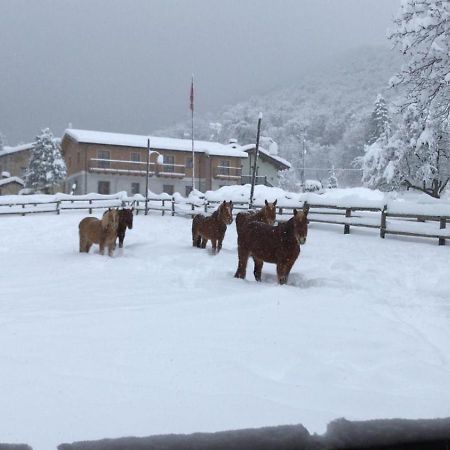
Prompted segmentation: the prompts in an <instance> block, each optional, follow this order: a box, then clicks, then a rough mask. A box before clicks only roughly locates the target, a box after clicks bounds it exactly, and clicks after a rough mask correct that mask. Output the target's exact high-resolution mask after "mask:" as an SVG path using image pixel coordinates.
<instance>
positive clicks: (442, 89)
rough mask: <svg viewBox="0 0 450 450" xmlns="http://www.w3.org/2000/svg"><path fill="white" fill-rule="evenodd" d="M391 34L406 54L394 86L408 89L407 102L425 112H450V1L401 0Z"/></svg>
mask: <svg viewBox="0 0 450 450" xmlns="http://www.w3.org/2000/svg"><path fill="white" fill-rule="evenodd" d="M394 24H395V27H394V29H393V30H392V31H391V32H390V35H389V38H390V39H391V40H392V41H393V42H394V44H395V45H396V46H397V47H399V48H400V49H401V51H402V53H403V54H404V55H406V57H407V61H406V64H405V65H404V66H403V68H402V70H401V71H400V73H398V74H397V75H396V76H394V77H393V78H392V79H391V84H392V85H393V86H396V85H403V86H405V87H406V89H407V98H406V99H405V102H404V106H405V107H406V106H408V105H411V104H414V105H416V106H417V108H418V110H419V111H420V112H422V113H425V115H427V116H428V114H431V115H432V116H433V118H434V117H444V118H448V116H449V113H450V2H449V1H448V0H402V2H401V7H400V13H399V15H398V17H397V19H396V20H395V21H394Z"/></svg>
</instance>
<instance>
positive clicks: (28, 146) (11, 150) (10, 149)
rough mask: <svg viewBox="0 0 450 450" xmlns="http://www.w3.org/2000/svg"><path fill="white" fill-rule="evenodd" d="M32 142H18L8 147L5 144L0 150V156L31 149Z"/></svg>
mask: <svg viewBox="0 0 450 450" xmlns="http://www.w3.org/2000/svg"><path fill="white" fill-rule="evenodd" d="M33 145H34V142H30V143H28V144H20V145H16V146H15V147H8V146H7V145H5V146H4V147H3V150H0V156H3V155H10V154H12V153H17V152H23V151H24V150H31V149H32V148H33Z"/></svg>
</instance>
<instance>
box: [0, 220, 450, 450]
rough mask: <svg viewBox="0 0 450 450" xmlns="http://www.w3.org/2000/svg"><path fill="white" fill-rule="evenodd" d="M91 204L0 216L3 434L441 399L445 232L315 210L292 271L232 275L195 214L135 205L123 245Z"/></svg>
mask: <svg viewBox="0 0 450 450" xmlns="http://www.w3.org/2000/svg"><path fill="white" fill-rule="evenodd" d="M83 216H84V213H72V212H66V213H62V214H61V215H60V216H56V215H51V216H50V215H41V216H40V215H30V216H26V217H20V216H19V217H2V218H0V260H1V266H0V287H1V293H0V295H1V301H0V343H1V345H0V358H1V370H0V399H1V401H0V440H1V441H4V442H19V441H24V442H28V443H29V444H31V445H32V446H33V447H34V449H35V450H44V449H45V450H48V449H51V448H55V446H56V445H57V444H58V443H61V442H63V441H64V442H68V441H73V440H82V439H96V438H102V437H116V436H124V435H149V434H155V433H182V432H193V431H214V430H224V429H230V428H244V427H257V426H262V425H277V424H289V423H302V424H304V425H305V426H306V427H307V428H308V429H309V430H310V431H312V432H314V431H315V432H323V431H324V430H325V426H326V424H327V422H329V421H330V420H332V419H335V418H337V417H341V416H345V417H346V418H349V419H366V418H381V417H383V418H388V417H405V418H417V417H422V418H427V417H429V418H431V417H437V416H441V417H442V416H449V415H450V352H449V348H450V327H449V320H450V276H449V273H450V248H449V246H446V247H438V246H437V245H436V244H435V243H431V241H429V240H412V239H409V238H393V237H390V236H388V237H387V238H386V239H385V240H382V239H380V238H379V237H378V232H377V231H371V230H358V229H355V230H352V234H351V235H343V234H342V229H341V228H342V227H337V228H335V227H333V226H331V225H330V226H327V225H319V224H312V225H311V226H310V230H309V234H308V240H307V243H306V245H305V246H304V247H302V253H301V257H300V259H299V260H298V261H297V263H296V264H295V266H294V268H293V272H292V273H291V278H290V281H289V284H288V285H287V286H278V285H277V284H276V278H275V268H274V267H273V266H272V265H265V266H264V269H263V282H262V283H256V282H255V281H254V280H253V275H252V270H253V266H252V264H249V270H248V274H247V280H245V281H243V280H237V279H234V278H233V274H234V271H235V269H236V265H237V255H236V232H235V227H234V223H233V224H232V225H231V226H230V227H229V228H228V231H227V235H226V237H225V241H224V248H223V251H222V252H221V253H220V254H219V255H217V256H212V255H211V254H210V251H209V250H201V249H196V248H195V249H194V248H192V246H191V239H190V220H187V219H184V218H179V217H170V216H169V217H167V216H166V217H160V216H156V215H152V216H148V217H145V216H142V215H139V216H137V217H136V218H135V228H134V229H133V230H131V231H128V232H127V236H126V239H125V248H124V250H123V252H118V253H117V254H116V257H114V258H108V257H106V256H104V257H102V256H100V255H98V254H96V253H94V254H89V255H86V254H79V253H78V236H77V231H78V230H77V225H78V222H79V220H80V219H81V217H83Z"/></svg>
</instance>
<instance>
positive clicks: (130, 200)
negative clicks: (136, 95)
mask: <svg viewBox="0 0 450 450" xmlns="http://www.w3.org/2000/svg"><path fill="white" fill-rule="evenodd" d="M219 203H220V202H219V201H206V200H198V201H197V202H189V201H182V200H177V199H176V198H175V197H169V196H168V197H167V198H161V197H155V198H149V199H148V201H147V200H145V199H142V198H134V197H123V196H117V197H115V196H103V197H102V196H95V197H92V198H88V197H74V198H71V197H69V196H64V197H62V198H58V197H56V199H55V198H50V199H43V198H42V197H40V198H38V199H36V200H34V199H29V198H27V197H22V196H17V197H16V198H15V199H14V201H9V202H2V201H1V199H0V216H2V215H12V214H19V215H23V216H25V215H27V214H35V213H53V214H61V212H62V211H73V210H86V211H88V212H89V214H93V212H94V211H95V210H100V211H102V210H105V209H107V208H111V207H114V208H115V207H130V206H133V207H134V208H135V213H136V214H145V213H146V212H160V213H161V215H163V216H164V215H166V214H167V215H171V216H175V215H177V216H186V217H193V216H194V215H195V214H198V213H202V214H206V215H208V214H210V213H211V212H212V211H214V210H215V209H216V208H217V206H218V204H219ZM293 203H294V202H293ZM233 205H234V208H233V212H234V214H237V213H238V212H240V211H246V210H248V203H247V202H233ZM261 206H263V205H262V204H261V205H258V204H255V207H256V208H258V207H261ZM309 206H310V212H309V216H308V218H309V221H310V222H311V223H325V224H333V225H341V226H343V231H344V234H349V233H350V229H351V227H365V228H374V229H379V230H380V237H381V238H385V236H386V235H387V234H392V235H403V236H415V237H426V238H434V239H437V240H438V243H439V245H445V241H446V240H447V239H450V229H449V228H447V223H448V222H449V221H450V211H444V212H439V213H436V210H435V209H433V208H430V207H429V206H428V205H425V206H424V205H418V204H417V205H415V204H413V205H412V208H411V205H410V208H409V209H408V208H407V209H406V211H405V210H404V209H402V208H399V207H398V205H395V204H392V205H384V206H377V205H374V204H372V205H369V204H367V205H355V204H352V205H350V204H349V205H339V204H329V203H327V202H324V203H314V204H310V205H309ZM302 207H303V202H296V204H287V203H286V204H283V205H281V204H280V205H279V206H278V208H277V220H278V221H284V220H288V217H289V216H291V215H292V213H293V210H294V208H297V209H298V208H302ZM447 209H448V208H447Z"/></svg>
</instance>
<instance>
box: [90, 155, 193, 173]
mask: <svg viewBox="0 0 450 450" xmlns="http://www.w3.org/2000/svg"><path fill="white" fill-rule="evenodd" d="M89 172H95V173H108V174H113V175H138V176H139V175H141V176H145V175H146V173H147V162H146V161H126V160H122V159H104V158H91V159H89ZM149 175H150V176H153V175H156V176H160V177H168V178H172V177H175V178H177V177H178V178H183V177H184V176H185V175H186V173H185V166H184V165H182V164H156V163H154V162H150V163H149Z"/></svg>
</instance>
